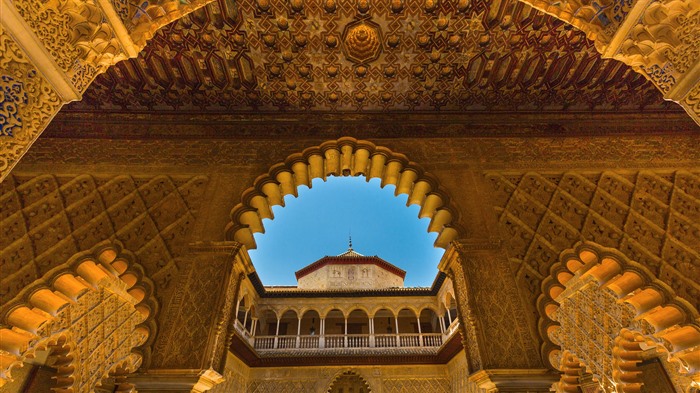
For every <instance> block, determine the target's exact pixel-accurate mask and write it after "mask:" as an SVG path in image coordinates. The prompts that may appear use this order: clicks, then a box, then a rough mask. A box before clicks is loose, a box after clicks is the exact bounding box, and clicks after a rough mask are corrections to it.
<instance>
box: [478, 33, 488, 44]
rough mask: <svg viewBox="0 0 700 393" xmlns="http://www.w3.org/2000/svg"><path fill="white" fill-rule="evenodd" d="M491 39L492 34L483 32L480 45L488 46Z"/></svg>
mask: <svg viewBox="0 0 700 393" xmlns="http://www.w3.org/2000/svg"><path fill="white" fill-rule="evenodd" d="M490 41H491V36H489V35H488V34H482V35H481V37H479V45H480V46H486V45H488V44H489V42H490Z"/></svg>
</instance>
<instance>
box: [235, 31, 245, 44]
mask: <svg viewBox="0 0 700 393" xmlns="http://www.w3.org/2000/svg"><path fill="white" fill-rule="evenodd" d="M233 43H234V44H236V45H237V46H243V45H245V37H244V36H243V34H234V35H233Z"/></svg>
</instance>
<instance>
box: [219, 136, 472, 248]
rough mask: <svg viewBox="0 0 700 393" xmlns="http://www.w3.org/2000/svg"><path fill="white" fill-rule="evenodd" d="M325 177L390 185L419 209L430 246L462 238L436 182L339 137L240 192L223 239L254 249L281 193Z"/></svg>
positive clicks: (400, 158) (398, 158)
mask: <svg viewBox="0 0 700 393" xmlns="http://www.w3.org/2000/svg"><path fill="white" fill-rule="evenodd" d="M328 176H365V177H366V178H367V179H368V181H369V179H373V178H379V179H381V186H382V187H384V186H387V185H394V186H396V193H395V194H396V195H400V194H407V195H408V202H407V204H408V205H416V204H417V205H419V206H420V211H419V213H418V217H419V218H425V217H428V218H430V224H429V225H428V232H437V234H438V237H437V239H436V240H435V246H436V247H441V248H447V247H448V246H449V244H450V242H451V241H453V240H455V239H457V238H459V237H460V236H461V235H463V234H464V231H463V229H462V225H461V224H460V223H459V214H458V211H457V209H456V208H455V207H454V206H453V205H452V204H451V203H450V198H449V196H448V195H447V192H446V191H445V190H444V189H442V188H441V187H440V184H439V183H438V181H437V179H436V178H435V177H434V176H432V175H430V174H429V173H427V172H426V171H425V170H423V168H421V167H420V166H419V165H418V164H416V163H414V162H411V161H409V160H408V158H407V157H406V156H404V155H402V154H399V153H394V152H392V151H391V150H389V149H388V148H386V147H382V146H376V145H375V144H373V143H371V142H369V141H362V140H356V139H354V138H350V137H343V138H340V139H338V140H336V141H328V142H324V143H322V144H321V145H320V146H314V147H311V148H308V149H306V150H304V151H303V152H302V153H296V154H292V155H290V156H289V157H287V159H286V160H285V161H284V162H281V163H278V164H276V165H273V166H272V168H270V170H269V172H268V173H267V174H265V175H262V176H260V177H258V178H257V179H256V180H255V182H254V185H253V187H250V188H248V189H247V190H245V191H244V192H243V194H242V196H241V200H242V201H241V203H239V204H238V205H236V206H235V207H234V208H233V210H232V211H231V222H230V223H229V225H228V226H227V228H226V237H227V239H228V240H235V241H237V242H240V243H243V244H244V245H245V246H246V247H247V248H248V249H254V248H256V245H255V239H254V237H253V234H254V233H264V232H265V228H264V226H263V221H262V220H263V219H264V218H268V219H273V218H274V216H273V213H272V206H284V197H285V196H286V195H294V196H295V197H296V196H297V188H298V187H299V186H301V185H304V186H307V187H309V188H310V187H311V181H312V180H313V179H323V180H324V181H325V180H326V178H327V177H328Z"/></svg>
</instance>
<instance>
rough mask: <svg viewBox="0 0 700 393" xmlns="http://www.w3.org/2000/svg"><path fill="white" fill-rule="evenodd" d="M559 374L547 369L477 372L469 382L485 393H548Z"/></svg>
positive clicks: (557, 379) (470, 377)
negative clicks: (485, 392)
mask: <svg viewBox="0 0 700 393" xmlns="http://www.w3.org/2000/svg"><path fill="white" fill-rule="evenodd" d="M559 378H560V376H559V373H556V372H553V371H550V370H547V369H490V370H481V371H477V372H475V373H474V374H472V375H470V376H469V381H471V382H473V383H474V384H476V385H477V386H478V387H479V388H481V389H485V390H486V391H487V392H489V393H491V392H499V393H500V392H525V391H526V392H531V393H539V392H542V393H544V392H549V391H550V388H551V386H552V384H553V383H555V382H557V381H559Z"/></svg>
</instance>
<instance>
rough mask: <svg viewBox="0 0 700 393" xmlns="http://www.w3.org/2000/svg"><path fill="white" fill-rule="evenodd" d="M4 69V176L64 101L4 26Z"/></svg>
mask: <svg viewBox="0 0 700 393" xmlns="http://www.w3.org/2000/svg"><path fill="white" fill-rule="evenodd" d="M0 69H1V70H3V72H2V75H1V76H0V124H2V126H1V127H0V173H2V174H5V173H7V172H9V170H10V168H11V167H12V166H13V165H14V163H15V161H16V160H18V159H19V157H21V156H22V154H24V152H25V151H26V149H27V148H28V146H29V145H30V144H31V143H32V142H33V141H34V138H36V137H37V135H38V134H39V133H41V131H43V130H44V127H46V125H47V124H48V122H49V120H50V119H51V118H53V116H54V115H55V114H56V112H58V110H59V109H60V108H61V106H62V105H63V102H62V101H61V99H60V97H59V96H58V93H56V91H55V90H54V88H53V87H52V86H51V84H50V83H49V82H48V81H47V80H46V79H45V78H44V76H43V75H42V74H41V73H39V72H38V70H37V69H36V67H35V66H34V65H33V64H32V62H31V60H30V59H29V58H28V57H27V55H26V54H25V53H24V52H22V50H21V49H20V47H19V46H18V45H17V43H16V42H15V41H14V40H13V39H12V37H10V36H9V35H8V34H7V33H6V32H5V30H4V28H3V27H2V25H0ZM3 176H4V175H0V178H2V177H3Z"/></svg>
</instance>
